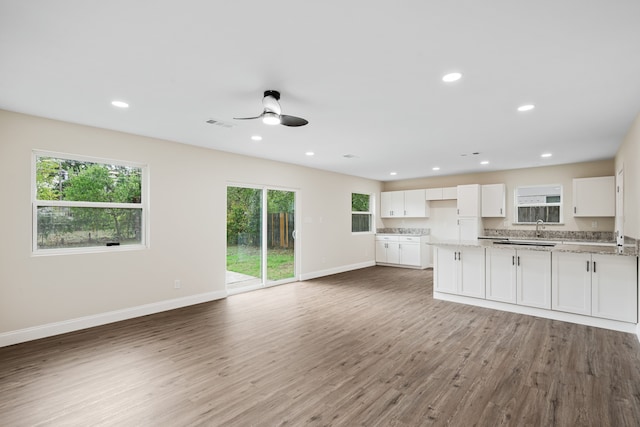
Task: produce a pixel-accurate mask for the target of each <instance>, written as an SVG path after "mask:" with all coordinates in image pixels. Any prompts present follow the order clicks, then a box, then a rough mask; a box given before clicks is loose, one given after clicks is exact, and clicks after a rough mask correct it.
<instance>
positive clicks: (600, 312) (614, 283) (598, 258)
mask: <svg viewBox="0 0 640 427" xmlns="http://www.w3.org/2000/svg"><path fill="white" fill-rule="evenodd" d="M591 259H592V261H593V263H592V275H591V277H592V281H591V292H592V294H591V307H592V310H591V312H592V315H593V316H595V317H602V318H605V319H613V320H621V321H623V322H632V323H636V322H637V321H638V294H637V291H638V269H637V261H636V257H627V256H615V255H598V254H594V255H592V256H591Z"/></svg>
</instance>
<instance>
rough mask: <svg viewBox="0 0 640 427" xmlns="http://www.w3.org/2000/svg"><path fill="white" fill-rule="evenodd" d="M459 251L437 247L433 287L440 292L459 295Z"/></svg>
mask: <svg viewBox="0 0 640 427" xmlns="http://www.w3.org/2000/svg"><path fill="white" fill-rule="evenodd" d="M457 258H458V251H457V249H451V248H444V247H436V248H435V250H434V251H433V264H434V265H433V268H434V269H433V287H434V289H435V290H436V291H438V292H447V293H452V294H455V293H458V285H457V282H458V267H459V264H458V261H457Z"/></svg>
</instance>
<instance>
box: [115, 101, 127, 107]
mask: <svg viewBox="0 0 640 427" xmlns="http://www.w3.org/2000/svg"><path fill="white" fill-rule="evenodd" d="M111 105H113V106H114V107H118V108H129V104H127V103H126V102H124V101H111Z"/></svg>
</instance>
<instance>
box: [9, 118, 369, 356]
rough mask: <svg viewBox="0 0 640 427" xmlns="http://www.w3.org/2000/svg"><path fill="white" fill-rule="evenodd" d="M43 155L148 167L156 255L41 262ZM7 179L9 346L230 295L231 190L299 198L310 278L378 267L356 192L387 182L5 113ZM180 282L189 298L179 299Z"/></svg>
mask: <svg viewBox="0 0 640 427" xmlns="http://www.w3.org/2000/svg"><path fill="white" fill-rule="evenodd" d="M34 149H41V150H49V151H57V152H62V153H71V154H79V155H86V156H93V157H104V158H109V159H117V160H128V161H134V162H140V163H146V164H148V165H149V173H150V201H151V206H150V228H151V231H150V247H149V249H147V250H141V251H128V252H116V253H92V254H79V255H58V256H35V257H34V256H32V255H31V206H30V203H31V199H30V185H31V153H32V150H34ZM0 170H1V171H2V179H1V180H0V194H2V208H1V209H0V219H1V224H2V230H3V231H2V244H1V245H0V338H1V336H2V334H3V333H5V336H6V333H8V332H11V333H15V332H16V331H22V330H24V329H25V328H38V327H41V326H42V325H47V324H52V323H55V322H65V321H69V320H72V319H77V318H82V317H85V316H89V317H91V316H99V315H101V314H103V313H108V312H114V311H118V310H127V309H130V308H132V307H139V306H144V305H148V304H157V303H162V302H163V301H173V300H175V299H177V298H187V299H188V298H189V297H199V296H203V297H202V299H207V298H210V297H211V298H213V297H216V296H220V295H222V296H224V292H225V291H224V289H225V242H226V237H225V236H226V234H225V233H226V232H225V217H226V193H225V192H226V185H227V183H228V182H235V183H250V184H264V185H273V186H279V187H288V188H294V189H298V190H299V196H300V197H301V212H300V214H301V215H300V218H301V221H300V224H298V226H297V229H298V232H299V236H300V242H301V244H302V253H301V271H300V272H299V273H300V274H301V275H302V276H303V277H313V276H317V275H322V274H325V273H329V272H333V271H340V270H345V269H350V268H355V267H357V266H362V265H366V264H372V263H373V262H374V259H375V258H374V238H373V235H371V234H369V235H352V234H351V223H350V221H351V219H350V212H351V192H361V193H374V194H375V193H378V192H379V191H380V188H381V184H380V183H379V182H377V181H372V180H366V179H360V178H355V177H351V176H346V175H340V174H336V173H330V172H324V171H320V170H316V169H310V168H305V167H300V166H293V165H288V164H283V163H278V162H273V161H266V160H260V159H256V158H250V157H245V156H239V155H233V154H229V153H224V152H220V151H214V150H209V149H204V148H197V147H193V146H189V145H184V144H179V143H174V142H168V141H163V140H158V139H153V138H147V137H141V136H135V135H130V134H124V133H119V132H114V131H109V130H104V129H96V128H91V127H87V126H80V125H75V124H70V123H64V122H59V121H54V120H48V119H43V118H38V117H32V116H27V115H23V114H18V113H13V112H8V111H2V110H0ZM320 218H322V222H321V221H320ZM177 278H179V279H181V281H182V288H181V289H173V280H174V279H177ZM0 341H1V340H0ZM0 345H1V343H0Z"/></svg>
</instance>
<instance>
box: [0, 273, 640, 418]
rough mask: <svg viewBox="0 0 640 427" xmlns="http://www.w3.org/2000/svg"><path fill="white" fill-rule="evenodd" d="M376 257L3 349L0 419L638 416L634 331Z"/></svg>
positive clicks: (639, 367)
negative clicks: (492, 302) (496, 297)
mask: <svg viewBox="0 0 640 427" xmlns="http://www.w3.org/2000/svg"><path fill="white" fill-rule="evenodd" d="M431 295H432V273H431V271H430V270H427V271H420V270H407V269H397V268H390V267H372V268H366V269H363V270H358V271H353V272H349V273H344V274H338V275H334V276H330V277H326V278H321V279H316V280H311V281H307V282H301V283H295V284H289V285H284V286H279V287H275V288H269V289H265V290H260V291H256V292H251V293H246V294H240V295H235V296H232V297H229V298H227V299H226V300H219V301H214V302H211V303H206V304H200V305H197V306H192V307H187V308H183V309H179V310H173V311H170V312H165V313H160V314H157V315H152V316H147V317H143V318H138V319H132V320H128V321H124V322H119V323H115V324H111V325H105V326H101V327H98V328H93V329H89V330H85V331H79V332H74V333H70V334H66V335H61V336H57V337H52V338H47V339H42V340H38V341H33V342H28V343H23V344H19V345H15V346H11V347H6V348H0V425H1V426H41V425H42V426H45V425H46V426H99V425H105V426H195V425H197V426H200V425H205V426H208V425H211V426H281V425H287V426H298V425H334V426H358V425H364V426H420V425H451V426H473V425H478V426H498V425H508V426H583V425H584V426H639V425H640V345H639V343H638V340H637V338H636V337H635V336H634V335H632V334H625V333H620V332H613V331H608V330H603V329H597V328H592V327H587V326H580V325H573V324H569V323H563V322H559V321H553V320H546V319H539V318H535V317H528V316H523V315H518V314H512V313H504V312H499V311H492V310H488V309H482V308H478V307H470V306H465V305H460V304H455V303H450V302H443V301H435V300H433V299H432V296H431Z"/></svg>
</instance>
